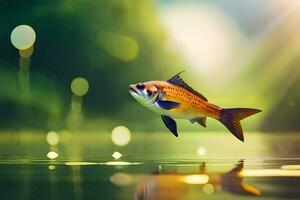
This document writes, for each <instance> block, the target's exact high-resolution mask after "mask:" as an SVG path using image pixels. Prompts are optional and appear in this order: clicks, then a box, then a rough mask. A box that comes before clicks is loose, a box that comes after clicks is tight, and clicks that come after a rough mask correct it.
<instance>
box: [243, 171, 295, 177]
mask: <svg viewBox="0 0 300 200" xmlns="http://www.w3.org/2000/svg"><path fill="white" fill-rule="evenodd" d="M239 175H240V176H242V177H300V170H285V169H247V170H242V171H241V172H240V174H239Z"/></svg>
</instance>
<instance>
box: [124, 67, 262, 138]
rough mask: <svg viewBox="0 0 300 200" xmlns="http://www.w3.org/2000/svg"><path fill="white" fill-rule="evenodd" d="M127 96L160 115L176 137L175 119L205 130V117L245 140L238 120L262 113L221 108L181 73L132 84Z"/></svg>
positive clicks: (246, 109) (248, 109) (253, 110)
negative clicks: (187, 121)
mask: <svg viewBox="0 0 300 200" xmlns="http://www.w3.org/2000/svg"><path fill="white" fill-rule="evenodd" d="M129 93H130V94H131V95H132V96H133V97H134V98H135V99H136V100H137V101H138V102H139V103H141V104H142V105H144V106H145V107H147V108H149V109H150V110H152V111H154V112H156V113H158V114H160V115H161V117H162V120H163V122H164V123H165V125H166V126H167V128H168V129H169V130H170V131H171V132H172V133H173V134H174V135H175V136H176V137H177V136H178V133H177V125H176V122H175V120H174V118H175V119H187V120H189V121H190V122H191V123H195V122H197V123H198V124H200V125H202V126H204V127H206V119H207V117H210V118H213V119H216V120H219V121H220V122H221V123H223V124H224V125H225V126H226V127H227V129H228V130H229V131H230V132H231V133H232V134H233V135H234V136H235V137H237V138H238V139H239V140H241V141H244V136H243V130H242V127H241V124H240V120H242V119H244V118H246V117H249V116H251V115H253V114H256V113H258V112H261V110H259V109H252V108H229V109H225V108H221V107H219V106H216V105H214V104H212V103H209V102H208V100H207V99H206V98H205V97H204V96H203V95H202V94H200V93H199V92H197V91H196V90H194V89H193V88H191V87H190V86H189V85H188V84H187V83H185V82H184V81H183V80H182V79H181V78H180V73H178V74H176V75H175V76H173V77H172V78H170V79H169V80H167V81H148V82H143V83H137V84H132V85H130V86H129Z"/></svg>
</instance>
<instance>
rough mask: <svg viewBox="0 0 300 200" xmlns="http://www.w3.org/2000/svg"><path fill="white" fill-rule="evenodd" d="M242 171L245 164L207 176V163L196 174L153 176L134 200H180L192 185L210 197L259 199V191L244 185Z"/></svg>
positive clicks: (140, 186)
mask: <svg viewBox="0 0 300 200" xmlns="http://www.w3.org/2000/svg"><path fill="white" fill-rule="evenodd" d="M243 167H244V163H243V162H240V163H238V164H237V165H236V166H235V167H234V168H233V169H232V170H231V171H229V172H226V173H207V172H206V166H205V163H203V164H202V165H200V167H199V172H198V173H197V174H183V173H181V174H180V173H176V172H171V173H170V172H162V173H159V172H158V173H154V174H153V175H150V176H146V177H144V178H142V179H141V180H140V182H139V183H138V184H137V187H136V189H135V193H134V200H164V199H171V200H176V199H181V197H182V196H183V195H184V194H185V193H187V192H188V189H189V187H190V184H195V185H199V190H203V192H204V193H207V194H211V193H214V192H229V193H233V194H238V195H248V196H259V195H260V194H261V192H260V190H259V189H257V188H255V187H253V186H251V185H249V184H247V183H244V182H243V176H241V173H240V172H241V171H242V170H243ZM197 187H198V186H197Z"/></svg>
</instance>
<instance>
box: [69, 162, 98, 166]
mask: <svg viewBox="0 0 300 200" xmlns="http://www.w3.org/2000/svg"><path fill="white" fill-rule="evenodd" d="M65 165H67V166H82V165H83V166H86V165H98V163H95V162H66V163H65Z"/></svg>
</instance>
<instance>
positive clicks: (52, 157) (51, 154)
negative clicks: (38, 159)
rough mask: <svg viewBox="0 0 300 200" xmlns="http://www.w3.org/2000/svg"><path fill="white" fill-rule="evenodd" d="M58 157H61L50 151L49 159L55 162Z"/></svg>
mask: <svg viewBox="0 0 300 200" xmlns="http://www.w3.org/2000/svg"><path fill="white" fill-rule="evenodd" d="M58 156H59V154H58V153H56V152H55V151H49V152H48V153H47V157H48V158H49V159H51V160H54V159H56V158H58Z"/></svg>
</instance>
